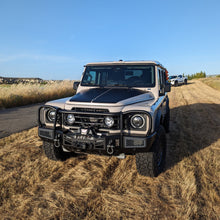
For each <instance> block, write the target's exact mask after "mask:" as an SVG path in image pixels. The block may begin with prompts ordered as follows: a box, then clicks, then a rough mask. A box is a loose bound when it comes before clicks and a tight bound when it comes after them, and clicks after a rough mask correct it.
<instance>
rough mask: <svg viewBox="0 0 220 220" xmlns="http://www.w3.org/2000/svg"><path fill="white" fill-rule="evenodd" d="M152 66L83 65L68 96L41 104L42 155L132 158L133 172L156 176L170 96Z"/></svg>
mask: <svg viewBox="0 0 220 220" xmlns="http://www.w3.org/2000/svg"><path fill="white" fill-rule="evenodd" d="M167 73H168V72H167V70H166V68H164V67H163V65H161V64H160V63H159V62H157V61H122V60H120V61H117V62H99V63H89V64H87V65H85V69H84V72H83V75H82V79H81V82H74V89H76V94H75V95H74V96H73V97H70V98H65V99H59V100H55V101H50V102H47V103H46V104H45V105H43V106H41V107H40V108H39V111H38V122H39V129H38V135H39V137H41V138H42V140H43V149H44V152H45V154H46V156H47V157H48V158H49V159H52V160H64V159H65V158H67V156H68V154H71V152H72V153H75V154H76V155H77V154H78V153H80V154H81V153H85V154H100V155H106V156H116V157H118V158H121V159H123V158H125V156H126V155H135V156H136V167H137V171H138V172H139V173H140V174H141V175H144V176H151V177H153V176H157V175H159V174H160V173H161V172H162V171H163V169H164V165H165V158H166V132H168V131H169V120H170V109H169V98H168V95H167V92H169V91H170V87H171V86H170V83H168V78H167V77H168V74H167Z"/></svg>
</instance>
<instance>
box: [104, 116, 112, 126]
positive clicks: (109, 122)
mask: <svg viewBox="0 0 220 220" xmlns="http://www.w3.org/2000/svg"><path fill="white" fill-rule="evenodd" d="M105 125H106V126H107V127H108V128H111V127H112V126H113V125H114V119H113V118H112V117H111V116H107V117H106V118H105Z"/></svg>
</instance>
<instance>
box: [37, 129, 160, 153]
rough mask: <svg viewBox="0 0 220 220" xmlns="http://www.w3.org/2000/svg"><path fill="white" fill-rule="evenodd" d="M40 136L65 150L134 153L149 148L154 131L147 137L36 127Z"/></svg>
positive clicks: (145, 150) (154, 136) (154, 134)
mask: <svg viewBox="0 0 220 220" xmlns="http://www.w3.org/2000/svg"><path fill="white" fill-rule="evenodd" d="M38 135H39V137H40V138H42V139H44V140H47V141H52V142H54V143H55V144H56V145H57V144H59V145H60V146H62V147H63V149H64V150H65V151H70V152H85V153H94V154H96V153H97V154H103V155H115V156H117V155H119V154H121V153H125V154H128V155H129V154H135V153H137V152H147V151H149V150H150V148H151V146H152V144H153V142H154V140H155V138H156V133H153V134H151V135H149V136H147V137H143V136H127V135H123V134H118V135H110V134H99V135H98V134H95V132H94V131H92V130H89V129H88V130H87V131H85V129H83V131H82V130H81V131H80V132H78V133H73V132H71V131H66V132H63V131H62V130H58V129H56V130H54V129H50V128H43V127H39V128H38Z"/></svg>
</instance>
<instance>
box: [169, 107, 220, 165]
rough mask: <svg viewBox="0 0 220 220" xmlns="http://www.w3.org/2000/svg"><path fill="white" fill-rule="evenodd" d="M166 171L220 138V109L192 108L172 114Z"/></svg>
mask: <svg viewBox="0 0 220 220" xmlns="http://www.w3.org/2000/svg"><path fill="white" fill-rule="evenodd" d="M170 116H171V119H170V132H169V134H168V135H167V145H168V147H167V160H166V161H167V163H166V169H169V168H171V167H173V166H174V165H175V164H177V163H178V162H180V161H181V160H182V159H183V158H185V157H189V156H191V155H193V154H194V153H196V152H198V151H200V150H202V149H204V148H206V147H208V146H210V145H211V144H213V143H214V142H216V141H217V140H218V139H219V138H220V127H219V124H220V105H219V104H205V103H204V104H203V103H200V104H192V105H185V106H180V107H176V108H173V109H171V110H170Z"/></svg>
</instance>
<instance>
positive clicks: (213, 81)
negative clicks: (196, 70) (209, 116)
mask: <svg viewBox="0 0 220 220" xmlns="http://www.w3.org/2000/svg"><path fill="white" fill-rule="evenodd" d="M200 80H201V81H202V82H204V83H205V84H207V85H209V86H211V87H212V88H214V89H217V90H219V91H220V77H208V78H203V79H200Z"/></svg>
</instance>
